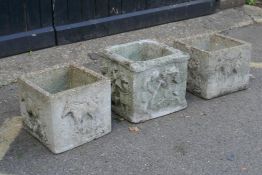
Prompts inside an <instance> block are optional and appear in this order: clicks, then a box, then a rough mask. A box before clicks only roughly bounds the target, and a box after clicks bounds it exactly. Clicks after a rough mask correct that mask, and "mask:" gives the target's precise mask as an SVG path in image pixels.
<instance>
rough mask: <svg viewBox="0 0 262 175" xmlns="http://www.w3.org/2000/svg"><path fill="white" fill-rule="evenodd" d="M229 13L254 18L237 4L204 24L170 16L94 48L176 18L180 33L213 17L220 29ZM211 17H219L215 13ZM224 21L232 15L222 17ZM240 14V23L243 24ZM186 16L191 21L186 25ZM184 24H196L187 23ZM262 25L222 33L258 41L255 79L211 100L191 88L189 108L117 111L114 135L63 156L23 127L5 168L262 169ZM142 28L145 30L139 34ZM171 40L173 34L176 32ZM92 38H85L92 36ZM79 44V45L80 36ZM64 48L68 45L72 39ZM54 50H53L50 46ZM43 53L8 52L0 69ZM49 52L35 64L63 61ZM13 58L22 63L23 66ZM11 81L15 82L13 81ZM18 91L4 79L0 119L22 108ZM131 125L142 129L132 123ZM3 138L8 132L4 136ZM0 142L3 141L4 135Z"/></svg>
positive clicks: (111, 172)
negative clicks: (132, 119) (136, 118)
mask: <svg viewBox="0 0 262 175" xmlns="http://www.w3.org/2000/svg"><path fill="white" fill-rule="evenodd" d="M231 12H234V13H233V14H235V15H233V16H232V22H231V23H232V24H230V26H234V25H235V26H236V25H239V23H238V24H236V23H235V20H233V18H236V20H240V18H238V16H241V15H243V16H242V17H243V19H244V18H246V19H249V20H251V18H250V17H249V16H246V14H244V13H242V12H241V11H239V9H233V10H229V11H225V13H222V12H220V13H218V14H219V15H220V17H222V16H224V17H223V19H220V18H219V17H218V16H216V17H217V19H215V18H214V17H215V16H212V15H211V16H209V17H203V18H204V19H206V18H208V19H206V20H204V21H205V23H194V27H193V29H192V26H191V27H190V26H189V24H190V23H189V22H187V21H185V22H183V25H182V24H181V22H179V23H175V24H173V23H172V24H167V25H164V26H165V27H167V28H166V30H163V31H162V33H161V32H160V31H159V32H157V31H158V30H157V29H156V28H158V29H159V30H160V29H161V28H162V27H163V26H158V27H156V28H149V29H145V30H140V31H134V32H129V33H126V34H119V35H116V36H110V37H106V38H104V39H97V40H96V42H97V46H96V47H97V48H98V47H104V46H105V45H107V44H110V43H109V42H108V41H109V40H110V39H111V40H114V43H117V42H125V41H127V40H128V41H129V40H135V39H137V38H140V37H141V38H148V37H150V34H147V33H151V36H152V35H153V33H154V32H155V35H156V37H155V38H157V37H159V39H160V38H161V36H163V37H168V36H169V35H168V34H170V33H169V32H168V33H167V34H166V31H169V30H170V31H176V29H175V28H174V29H170V28H168V27H171V26H173V25H176V26H179V25H181V27H178V31H177V32H178V33H179V32H181V36H183V35H185V34H186V33H187V32H189V30H191V31H192V32H190V33H192V34H196V33H199V32H204V31H201V30H203V28H204V27H203V26H209V27H208V29H207V30H205V31H211V32H212V31H214V30H211V29H210V27H211V24H214V23H213V22H214V21H215V22H218V23H217V25H216V26H213V25H212V28H214V29H216V27H217V30H222V29H223V28H225V27H222V26H225V25H229V23H230V18H231V17H230V18H229V17H228V16H227V15H232V13H231ZM215 15H217V14H215ZM203 18H197V19H194V20H191V22H193V21H198V22H199V21H202V22H203V20H202V19H203ZM212 18H214V19H213V20H211V19H212ZM223 20H225V21H227V20H229V21H228V22H227V24H225V23H224V22H223ZM249 20H248V23H250V24H253V23H254V22H253V19H252V20H251V21H249ZM188 21H190V20H188ZM208 21H210V22H208ZM241 21H242V20H240V21H239V22H240V23H241ZM243 21H245V24H248V23H247V21H246V20H243ZM243 21H242V22H243ZM184 23H186V24H187V25H184ZM190 25H191V24H190ZM192 25H193V24H192ZM182 26H184V27H182ZM186 26H187V27H189V28H191V29H187V27H186ZM241 26H242V25H241ZM162 29H163V28H162ZM183 29H184V30H183ZM194 29H195V30H194ZM193 31H194V32H193ZM261 31H262V25H261V24H255V25H250V26H247V27H243V28H236V29H233V30H227V31H224V32H223V33H224V34H226V35H230V36H233V37H236V38H238V39H243V40H245V41H248V42H251V43H252V44H253V47H254V52H253V55H252V61H253V62H254V63H252V67H253V68H252V70H251V74H252V76H251V77H252V79H251V82H250V88H249V89H248V90H245V91H241V92H237V93H233V94H230V95H227V96H223V97H220V98H216V99H213V100H209V101H206V100H203V99H200V98H198V97H195V96H193V95H191V94H189V93H188V94H187V100H188V108H187V109H186V110H183V111H180V112H177V113H174V114H171V115H168V116H166V117H162V118H158V119H155V120H150V121H148V122H145V123H142V124H138V125H133V124H130V123H128V122H127V121H122V120H119V119H116V118H114V119H113V131H112V133H111V134H109V135H107V136H105V137H103V138H100V139H97V140H95V141H93V142H90V143H88V144H85V145H83V146H80V147H78V148H76V149H74V150H71V151H69V152H66V153H63V154H59V155H53V154H52V153H51V152H50V151H48V149H47V148H45V147H44V146H43V145H42V144H40V143H39V142H38V141H37V140H36V139H35V138H33V137H32V136H31V135H29V134H28V133H27V132H26V131H24V130H21V131H20V133H19V135H18V136H17V137H16V139H15V140H14V142H13V143H12V144H11V145H10V148H9V150H8V152H7V153H6V155H5V156H4V157H3V159H2V160H0V174H1V173H2V174H14V175H46V174H52V175H53V174H57V175H81V174H90V175H91V174H97V175H102V174H105V175H124V174H135V175H137V174H148V175H152V174H159V175H162V174H165V175H169V174H170V175H261V172H262V170H261V167H262V161H261V158H262V139H261V138H262V127H261V126H262V114H261V109H262V76H261V74H262V68H261V66H259V65H261V62H262V57H261V55H262V50H261V48H262V47H261V46H262V34H261ZM140 32H141V34H139V33H140ZM177 32H175V33H177ZM135 34H137V35H138V36H136V35H135ZM167 40H170V41H171V40H172V38H168V39H167ZM91 42H92V41H87V43H91ZM84 43H86V42H84ZM167 43H168V42H167ZM77 44H80V45H81V43H77ZM77 44H75V45H77ZM83 45H85V44H83ZM87 45H88V44H86V45H85V47H84V46H83V47H80V48H79V50H80V49H81V48H87V47H89V46H87ZM71 46H72V45H71ZM64 47H66V48H68V49H69V48H70V45H68V46H63V48H64ZM90 47H93V46H90ZM55 49H58V50H57V51H55V52H56V53H57V54H58V55H59V54H63V53H59V52H65V50H63V49H61V47H57V48H52V49H51V50H55ZM72 49H73V48H72ZM75 49H76V47H75ZM51 50H49V51H50V52H51ZM71 51H72V50H71ZM73 52H74V53H71V54H69V55H70V56H68V57H67V59H64V60H70V59H69V58H75V57H73V56H74V55H77V54H76V53H77V50H75V51H73ZM83 52H84V51H83ZM44 53H45V54H46V53H47V50H43V51H38V52H34V53H33V54H32V55H34V58H32V57H31V58H32V63H30V59H29V58H26V57H27V56H26V54H22V55H18V56H14V57H10V58H7V60H6V61H3V60H1V63H0V65H1V66H0V67H1V69H0V70H1V71H2V68H4V67H5V65H6V66H7V67H8V66H9V64H8V63H10V66H9V67H8V68H6V69H5V71H11V70H15V71H17V73H19V71H20V72H24V71H28V70H27V69H26V65H32V66H31V67H33V64H34V63H36V60H37V58H39V59H38V60H41V59H40V57H41V56H44V55H45V54H44ZM53 54H54V53H53ZM37 55H38V56H37ZM58 55H57V56H58ZM84 55H85V54H84ZM35 57H37V58H35ZM86 57H87V56H86ZM44 59H45V61H43V62H39V64H37V65H39V67H38V68H42V67H46V66H48V65H51V64H53V63H58V62H59V61H57V62H56V61H55V60H53V59H51V60H50V58H49V59H48V56H47V55H45V57H44ZM54 59H55V58H54ZM86 59H89V58H86ZM25 60H26V61H25ZM15 63H20V64H21V65H17V64H15ZM12 65H13V66H12ZM90 65H92V64H90ZM90 65H89V66H90ZM94 65H95V64H94ZM24 66H25V67H24ZM18 68H21V69H18ZM35 69H36V68H35ZM2 72H3V71H2ZM6 74H7V73H5V75H6ZM9 74H10V72H9ZM2 75H3V76H2ZM1 78H2V80H3V79H5V78H4V74H1ZM13 79H14V78H13ZM5 80H6V79H5ZM8 82H10V81H9V80H8ZM7 84H8V83H7ZM16 93H17V87H16V85H15V84H10V85H7V86H3V87H2V88H1V89H0V103H1V105H0V123H4V121H6V120H8V119H10V118H12V116H18V115H19V104H18V101H17V97H16V95H15V94H16ZM9 126H10V125H9ZM131 126H132V127H137V128H136V129H134V128H133V129H129V127H131ZM7 128H8V127H7ZM6 137H7V136H4V137H2V139H3V138H6ZM8 138H10V136H9V137H8ZM10 140H11V139H10ZM0 142H3V140H2V141H0ZM0 147H1V144H0Z"/></svg>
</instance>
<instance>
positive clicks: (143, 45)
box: [111, 42, 173, 61]
mask: <svg viewBox="0 0 262 175" xmlns="http://www.w3.org/2000/svg"><path fill="white" fill-rule="evenodd" d="M111 51H112V52H113V53H116V54H118V55H120V56H122V57H124V58H127V59H129V60H131V61H147V60H152V59H156V58H160V57H164V56H168V55H172V54H173V53H172V51H170V50H169V49H167V48H165V47H161V46H160V45H157V44H155V43H152V42H136V43H130V44H125V45H122V46H119V47H117V48H113V49H112V50H111Z"/></svg>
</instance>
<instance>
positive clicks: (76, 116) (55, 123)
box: [18, 65, 111, 153]
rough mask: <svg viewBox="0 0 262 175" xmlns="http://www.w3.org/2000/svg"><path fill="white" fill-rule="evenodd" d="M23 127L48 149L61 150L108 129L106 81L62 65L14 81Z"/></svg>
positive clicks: (109, 127) (109, 96)
mask: <svg viewBox="0 0 262 175" xmlns="http://www.w3.org/2000/svg"><path fill="white" fill-rule="evenodd" d="M18 83H19V85H20V104H21V113H22V116H23V117H24V124H25V128H26V129H27V130H28V131H29V132H30V133H31V134H32V135H33V136H35V137H36V138H37V139H39V140H40V141H41V142H42V143H43V144H45V145H46V146H47V147H48V148H49V149H50V150H51V151H52V152H54V153H61V152H64V151H67V150H70V149H72V148H74V147H77V146H79V145H81V144H84V143H86V142H88V141H91V140H93V139H95V138H98V137H101V136H103V135H105V134H107V133H109V132H110V131H111V86H110V80H108V79H107V78H105V77H103V76H100V75H98V74H96V73H95V72H93V71H90V70H87V69H85V68H79V67H76V66H72V65H70V66H64V67H55V68H52V69H47V70H44V71H40V72H37V73H31V74H28V75H25V76H23V77H21V78H20V79H19V80H18Z"/></svg>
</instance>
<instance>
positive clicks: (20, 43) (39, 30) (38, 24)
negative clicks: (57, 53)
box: [0, 0, 55, 58]
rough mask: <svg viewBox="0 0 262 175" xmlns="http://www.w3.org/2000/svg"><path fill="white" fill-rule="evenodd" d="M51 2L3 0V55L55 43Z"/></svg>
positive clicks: (0, 18) (0, 49)
mask: <svg viewBox="0 0 262 175" xmlns="http://www.w3.org/2000/svg"><path fill="white" fill-rule="evenodd" d="M51 2H52V0H0V58H1V57H5V56H9V55H12V54H18V53H22V52H27V51H30V50H37V49H41V48H45V47H50V46H53V45H55V33H54V28H53V25H52V18H53V17H52V3H51ZM2 23H4V24H3V25H2Z"/></svg>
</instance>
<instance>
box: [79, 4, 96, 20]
mask: <svg viewBox="0 0 262 175" xmlns="http://www.w3.org/2000/svg"><path fill="white" fill-rule="evenodd" d="M94 17H95V0H83V3H82V18H83V20H89V19H94Z"/></svg>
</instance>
